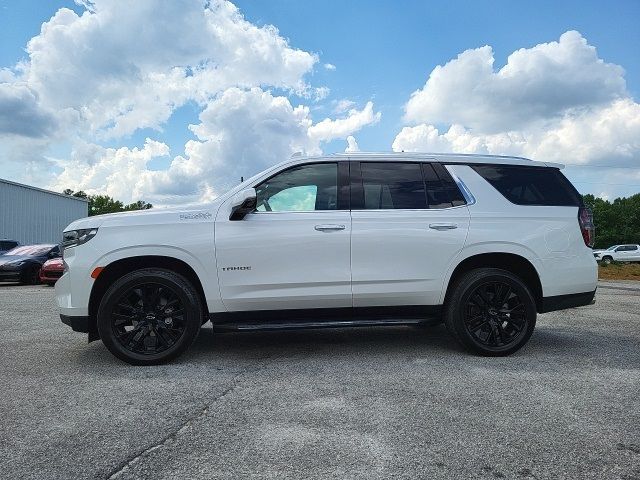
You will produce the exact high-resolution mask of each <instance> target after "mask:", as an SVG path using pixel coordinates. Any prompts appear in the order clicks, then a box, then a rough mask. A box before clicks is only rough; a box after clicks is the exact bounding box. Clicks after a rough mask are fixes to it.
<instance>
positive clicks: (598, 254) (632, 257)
mask: <svg viewBox="0 0 640 480" xmlns="http://www.w3.org/2000/svg"><path fill="white" fill-rule="evenodd" d="M593 256H594V257H595V259H596V260H597V261H599V262H600V261H602V263H605V264H607V265H608V264H610V263H611V262H614V261H615V262H640V245H638V244H627V245H613V246H612V247H609V248H607V249H606V250H594V251H593Z"/></svg>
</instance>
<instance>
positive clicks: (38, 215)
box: [0, 178, 89, 245]
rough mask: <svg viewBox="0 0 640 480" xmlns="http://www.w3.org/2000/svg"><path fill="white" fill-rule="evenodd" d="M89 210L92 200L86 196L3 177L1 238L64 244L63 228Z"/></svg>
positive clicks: (31, 242) (26, 242)
mask: <svg viewBox="0 0 640 480" xmlns="http://www.w3.org/2000/svg"><path fill="white" fill-rule="evenodd" d="M88 212H89V203H88V202H87V200H84V199H82V198H76V197H71V196H69V195H64V194H62V193H56V192H50V191H49V190H43V189H41V188H36V187H31V186H29V185H22V184H20V183H15V182H10V181H8V180H3V179H1V178H0V240H5V239H7V240H17V241H18V242H20V243H21V244H22V245H29V244H35V243H60V241H61V240H62V231H63V229H64V228H65V227H66V226H67V225H69V224H70V223H71V222H72V221H74V220H77V219H78V218H82V217H86V216H88V215H89V213H88Z"/></svg>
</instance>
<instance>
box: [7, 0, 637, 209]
mask: <svg viewBox="0 0 640 480" xmlns="http://www.w3.org/2000/svg"><path fill="white" fill-rule="evenodd" d="M638 19H640V2H638V1H636V0H630V1H614V2H608V3H607V4H606V5H605V4H603V3H602V2H592V1H585V0H582V1H575V2H574V1H562V2H559V1H553V2H546V1H536V2H524V1H522V2H520V1H491V2H483V1H474V2H466V1H464V2H456V1H449V2H427V1H409V0H406V1H403V2H391V1H376V0H370V1H365V0H351V1H349V2H344V1H334V0H327V1H323V2H301V1H297V0H270V1H264V2H263V1H260V2H258V1H255V0H254V1H248V0H247V1H245V0H238V1H236V2H235V3H230V2H226V1H221V0H211V1H207V2H203V1H197V0H174V1H172V2H154V1H151V0H137V1H136V2H126V1H124V0H96V1H88V0H86V1H78V2H73V1H50V0H38V1H35V0H23V1H20V2H16V1H9V0H0V177H2V178H6V179H9V180H14V181H18V182H22V183H28V184H32V185H36V186H39V187H43V188H49V189H53V190H56V191H62V190H63V189H66V188H71V189H73V190H84V191H86V192H88V193H90V194H108V195H111V196H113V197H115V198H117V199H120V200H123V201H125V202H130V201H135V200H140V199H142V200H145V201H149V202H151V203H153V204H154V205H179V204H192V203H197V202H201V201H208V200H211V199H213V198H215V197H216V196H217V195H220V194H221V193H223V192H224V191H225V190H226V189H228V188H230V187H231V186H233V185H235V184H237V182H238V181H239V179H240V177H241V176H244V177H245V178H247V177H248V176H251V175H253V174H255V173H257V172H259V171H261V170H262V169H264V168H266V167H268V166H270V165H273V164H275V163H278V162H280V161H283V160H286V159H287V158H288V157H290V156H291V154H293V153H295V152H303V153H306V154H310V155H317V154H321V153H333V152H343V151H354V150H361V151H389V150H396V151H402V150H404V151H425V152H459V153H485V154H486V153H490V154H500V155H517V156H525V157H527V158H532V159H534V160H541V161H551V162H558V163H563V164H565V165H566V168H565V170H564V171H565V174H566V175H567V176H568V177H569V179H570V180H571V181H572V182H573V183H574V185H575V186H576V187H577V188H578V190H580V191H581V192H582V193H593V194H595V195H598V196H602V197H604V198H608V199H613V198H616V197H618V196H628V195H631V194H634V193H638V192H640V104H639V103H638V98H639V95H640V54H638V48H637V46H638V45H640V22H638Z"/></svg>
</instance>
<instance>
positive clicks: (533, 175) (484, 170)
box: [471, 165, 582, 207]
mask: <svg viewBox="0 0 640 480" xmlns="http://www.w3.org/2000/svg"><path fill="white" fill-rule="evenodd" d="M471 167H472V168H473V169H474V170H475V171H476V172H478V173H479V174H480V175H481V176H482V177H483V178H484V179H485V180H486V181H488V182H489V183H490V184H491V185H493V187H494V188H495V189H496V190H498V191H499V192H500V193H501V194H502V195H504V197H505V198H506V199H507V200H509V201H510V202H512V203H515V204H518V205H548V206H559V207H561V206H564V207H578V206H580V205H581V203H582V202H581V199H580V195H579V194H578V192H577V191H576V189H575V188H573V185H571V183H570V182H569V180H567V179H566V178H565V176H564V175H562V173H560V170H558V169H557V168H550V167H527V166H515V165H471Z"/></svg>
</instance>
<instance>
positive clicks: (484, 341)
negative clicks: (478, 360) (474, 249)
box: [444, 268, 536, 356]
mask: <svg viewBox="0 0 640 480" xmlns="http://www.w3.org/2000/svg"><path fill="white" fill-rule="evenodd" d="M444 319H445V324H446V326H447V329H448V330H449V332H450V333H451V334H452V335H453V336H454V338H456V340H458V342H460V343H461V344H462V345H463V346H464V347H465V348H466V349H467V350H470V351H472V352H474V353H477V354H480V355H485V356H503V355H509V354H511V353H513V352H516V351H517V350H519V349H520V348H521V347H522V346H523V345H524V344H525V343H527V341H528V340H529V338H530V337H531V334H532V333H533V329H534V328H535V324H536V304H535V300H534V298H533V295H532V294H531V291H530V290H529V288H528V287H527V286H526V285H525V283H524V282H523V281H522V280H521V279H520V278H518V277H517V276H515V275H513V274H512V273H510V272H507V271H506V270H500V269H497V268H479V269H476V270H472V271H470V272H467V273H465V274H463V276H462V277H460V278H459V279H458V280H457V281H456V283H455V285H454V286H453V290H452V291H451V294H450V295H449V298H448V299H447V303H446V305H445V311H444Z"/></svg>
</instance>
